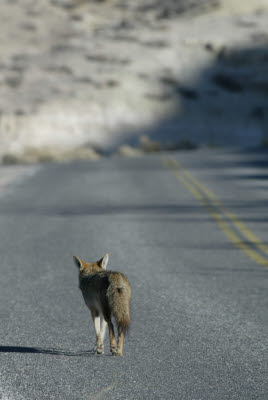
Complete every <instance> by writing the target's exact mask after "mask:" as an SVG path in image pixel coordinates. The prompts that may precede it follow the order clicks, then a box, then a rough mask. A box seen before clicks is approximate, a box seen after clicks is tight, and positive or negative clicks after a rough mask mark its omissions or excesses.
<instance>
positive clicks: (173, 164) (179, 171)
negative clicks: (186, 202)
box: [163, 159, 268, 267]
mask: <svg viewBox="0 0 268 400" xmlns="http://www.w3.org/2000/svg"><path fill="white" fill-rule="evenodd" d="M163 164H164V165H165V166H166V167H167V168H169V169H171V170H172V172H173V173H174V175H175V176H176V177H177V179H178V180H180V181H181V182H182V183H183V184H184V186H185V187H186V188H187V189H188V190H189V191H190V192H191V193H192V194H193V196H194V197H195V198H196V199H198V200H199V201H200V203H201V204H202V205H203V206H204V207H206V209H207V210H208V212H209V213H210V214H211V216H212V217H213V218H214V219H215V221H216V222H217V224H218V226H219V227H220V228H221V230H222V231H223V232H224V233H225V234H226V236H227V237H228V238H229V239H230V240H231V242H232V243H234V244H235V245H236V246H237V247H238V248H240V249H241V250H242V251H244V253H245V254H247V255H248V256H249V257H250V258H252V259H253V260H254V261H256V262H257V263H259V264H261V265H264V266H265V267H268V260H267V259H266V258H264V257H262V256H261V255H260V254H259V253H257V252H256V251H255V250H253V249H251V247H250V246H248V245H247V244H246V243H244V242H243V241H241V239H240V238H239V236H237V234H236V233H235V232H234V231H233V230H232V229H231V228H230V227H229V226H228V224H227V223H226V222H225V220H224V218H223V217H222V215H221V214H220V213H219V212H218V210H216V209H215V208H214V207H215V206H216V207H217V208H218V209H219V210H220V211H221V212H222V213H223V214H224V215H225V216H227V217H229V219H230V220H231V221H232V222H233V224H234V225H235V226H236V228H237V229H238V230H239V232H240V233H242V234H243V235H244V236H245V237H246V238H247V239H248V240H249V241H250V242H251V243H252V244H253V245H255V246H256V247H258V248H259V249H260V250H262V251H264V249H265V253H267V254H268V248H267V246H265V245H264V244H263V243H261V241H260V240H259V239H258V238H257V237H256V236H255V235H254V234H253V233H252V232H251V231H249V229H248V228H247V227H246V226H245V225H244V224H243V223H242V222H241V221H239V219H238V218H237V217H236V215H234V214H233V213H231V212H230V211H229V210H227V209H226V207H225V206H224V205H223V204H222V202H221V201H220V200H218V198H217V197H216V196H215V195H214V193H212V192H211V191H210V190H208V189H207V188H206V187H205V186H203V185H202V184H201V183H199V182H198V181H197V180H196V179H195V178H194V177H193V176H192V175H191V174H190V173H189V172H188V171H186V170H185V169H184V168H182V167H181V165H180V164H179V163H178V161H176V160H173V159H164V160H163ZM189 180H190V182H189ZM204 194H205V195H206V196H207V197H208V198H209V199H210V201H211V203H212V205H213V206H214V207H211V205H210V203H209V201H208V199H207V198H206V196H205V195H204Z"/></svg>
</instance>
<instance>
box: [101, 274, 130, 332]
mask: <svg viewBox="0 0 268 400" xmlns="http://www.w3.org/2000/svg"><path fill="white" fill-rule="evenodd" d="M116 278H117V279H115V280H110V285H109V288H108V291H107V297H108V302H109V306H110V309H111V312H112V315H113V316H114V318H115V321H116V324H117V329H118V331H119V332H120V331H121V332H123V333H126V332H127V331H128V330H129V328H130V296H131V289H130V285H129V282H128V280H127V278H126V277H125V276H124V275H123V274H120V275H119V274H118V276H117V277H116Z"/></svg>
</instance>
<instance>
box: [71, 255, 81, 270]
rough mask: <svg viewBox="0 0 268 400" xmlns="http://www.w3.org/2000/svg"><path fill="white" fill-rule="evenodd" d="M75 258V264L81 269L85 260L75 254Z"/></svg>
mask: <svg viewBox="0 0 268 400" xmlns="http://www.w3.org/2000/svg"><path fill="white" fill-rule="evenodd" d="M73 260H74V263H75V265H76V266H77V267H78V268H80V269H81V268H82V266H83V261H82V260H80V258H78V257H76V256H73Z"/></svg>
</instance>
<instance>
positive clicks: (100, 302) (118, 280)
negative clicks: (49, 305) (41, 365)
mask: <svg viewBox="0 0 268 400" xmlns="http://www.w3.org/2000/svg"><path fill="white" fill-rule="evenodd" d="M108 259H109V256H108V254H106V255H105V256H104V257H103V258H102V259H101V260H99V261H97V262H95V263H85V262H84V261H82V260H80V259H79V258H78V257H74V261H75V263H76V265H77V266H78V267H79V287H80V289H81V291H82V294H83V297H84V300H85V303H86V304H87V306H88V308H89V309H90V312H91V315H92V319H93V322H94V326H95V331H96V340H97V353H98V354H101V353H103V339H104V335H105V329H106V326H107V324H108V327H109V334H110V348H111V352H112V354H116V355H122V353H123V339H124V334H125V333H126V331H128V329H129V327H130V298H131V288H130V284H129V281H128V279H127V277H126V276H125V275H124V274H122V273H121V272H116V271H106V266H107V263H108ZM100 317H103V322H102V327H101V326H100ZM113 317H114V319H115V322H116V325H117V331H118V344H117V345H116V340H115V335H114V328H113V323H112V318H113Z"/></svg>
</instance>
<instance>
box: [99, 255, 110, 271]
mask: <svg viewBox="0 0 268 400" xmlns="http://www.w3.org/2000/svg"><path fill="white" fill-rule="evenodd" d="M108 261H109V253H106V254H105V256H104V257H103V258H102V259H101V260H100V261H99V262H98V264H99V265H100V266H101V268H103V269H106V267H107V264H108Z"/></svg>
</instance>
